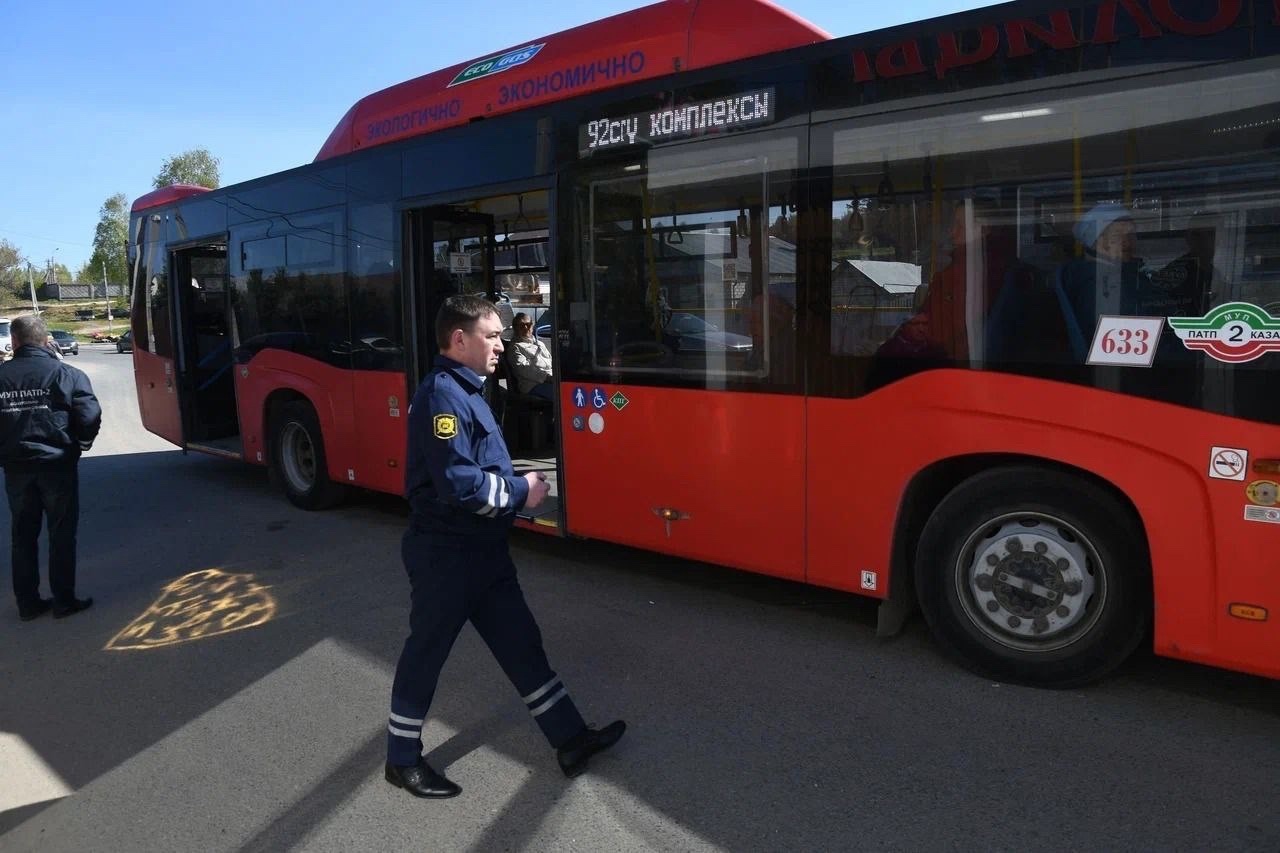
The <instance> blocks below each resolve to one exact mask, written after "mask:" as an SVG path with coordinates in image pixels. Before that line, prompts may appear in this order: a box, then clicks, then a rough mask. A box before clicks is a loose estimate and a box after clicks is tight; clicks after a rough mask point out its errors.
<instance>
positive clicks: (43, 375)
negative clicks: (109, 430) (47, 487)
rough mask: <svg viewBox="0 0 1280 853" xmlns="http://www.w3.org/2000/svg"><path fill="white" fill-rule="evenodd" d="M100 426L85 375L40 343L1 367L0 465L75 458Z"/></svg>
mask: <svg viewBox="0 0 1280 853" xmlns="http://www.w3.org/2000/svg"><path fill="white" fill-rule="evenodd" d="M101 426H102V408H101V407H100V406H99V405H98V398H97V397H95V396H93V388H92V386H90V384H89V377H88V376H85V375H84V373H83V372H81V371H80V370H78V369H77V368H74V367H72V366H71V365H69V364H67V363H66V362H64V361H61V360H60V359H58V358H55V357H54V355H53V353H51V352H49V351H48V350H47V349H45V348H44V347H42V346H32V345H30V344H28V345H26V346H23V347H20V348H19V349H18V351H17V352H16V353H14V355H13V359H12V360H11V361H9V362H6V363H5V364H4V365H2V366H0V465H21V464H42V463H49V462H61V461H75V460H76V459H79V458H80V453H81V451H82V450H88V449H89V447H90V446H91V445H92V444H93V440H94V439H95V438H97V437H98V430H99V428H101Z"/></svg>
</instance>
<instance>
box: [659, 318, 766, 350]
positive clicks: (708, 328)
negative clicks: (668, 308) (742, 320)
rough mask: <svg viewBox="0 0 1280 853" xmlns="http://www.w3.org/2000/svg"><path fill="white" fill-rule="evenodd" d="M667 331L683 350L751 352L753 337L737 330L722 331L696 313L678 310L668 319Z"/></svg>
mask: <svg viewBox="0 0 1280 853" xmlns="http://www.w3.org/2000/svg"><path fill="white" fill-rule="evenodd" d="M666 332H667V334H668V335H671V336H672V337H674V338H675V340H676V346H677V348H678V349H679V350H680V351H681V352H737V353H750V352H751V348H752V342H751V338H749V337H747V336H746V335H739V334H737V333H736V332H722V331H721V330H720V328H719V327H718V326H716V325H715V324H713V323H708V322H707V321H706V320H704V319H702V318H701V317H698V316H696V315H694V314H688V313H686V312H684V311H677V312H675V313H674V314H672V315H671V319H669V320H668V321H667V326H666Z"/></svg>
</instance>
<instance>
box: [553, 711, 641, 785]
mask: <svg viewBox="0 0 1280 853" xmlns="http://www.w3.org/2000/svg"><path fill="white" fill-rule="evenodd" d="M626 730H627V724H626V723H624V722H622V720H615V721H613V722H612V723H610V724H609V725H607V726H605V727H604V728H603V729H599V730H597V729H593V728H591V727H590V726H587V727H586V728H585V729H583V730H582V731H580V732H578V733H577V734H576V735H574V736H573V737H572V738H570V739H569V742H568V743H566V744H565V745H564V746H562V747H560V748H559V749H558V750H556V759H557V760H558V761H559V762H560V769H561V770H563V771H564V775H566V776H568V777H569V778H570V779H572V778H573V777H574V776H577V775H578V774H580V773H581V772H582V771H584V770H586V769H587V761H589V760H590V758H591V756H593V755H595V754H596V753H597V752H604V751H605V750H606V749H608V748H609V747H611V746H613V745H614V744H615V743H617V742H618V739H619V738H620V737H622V733H623V732H625V731H626Z"/></svg>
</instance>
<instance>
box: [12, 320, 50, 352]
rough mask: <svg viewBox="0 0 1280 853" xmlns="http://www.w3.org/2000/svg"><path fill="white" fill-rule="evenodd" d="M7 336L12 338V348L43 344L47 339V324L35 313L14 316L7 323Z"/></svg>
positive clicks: (40, 345)
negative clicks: (11, 320)
mask: <svg viewBox="0 0 1280 853" xmlns="http://www.w3.org/2000/svg"><path fill="white" fill-rule="evenodd" d="M9 336H10V337H11V338H13V348H14V349H17V348H18V347H21V346H38V347H42V346H44V342H45V341H46V340H48V339H49V326H48V325H47V324H46V323H45V321H44V320H43V319H42V318H40V317H39V316H37V315H35V314H26V315H24V316H22V317H18V318H15V319H14V321H13V322H12V323H10V324H9Z"/></svg>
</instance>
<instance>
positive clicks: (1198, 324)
mask: <svg viewBox="0 0 1280 853" xmlns="http://www.w3.org/2000/svg"><path fill="white" fill-rule="evenodd" d="M1169 325H1170V326H1171V327H1172V328H1173V331H1174V333H1175V334H1176V335H1177V336H1178V337H1179V338H1181V339H1182V343H1183V345H1184V346H1185V347H1186V348H1187V349H1190V350H1200V351H1202V352H1205V353H1208V354H1209V357H1210V358H1216V359H1217V360H1218V361H1226V362H1231V363H1233V364H1238V363H1241V362H1245V361H1253V360H1254V359H1255V358H1260V357H1262V355H1264V354H1265V353H1268V352H1272V351H1280V319H1277V318H1275V317H1272V316H1271V315H1270V314H1268V313H1267V312H1266V311H1263V310H1262V309H1261V308H1259V307H1258V306H1257V305H1252V304H1250V303H1248V302H1228V303H1226V304H1225V305H1219V306H1218V307H1217V308H1214V309H1213V310H1212V311H1210V312H1209V313H1208V314H1205V315H1204V316H1203V317H1170V318H1169Z"/></svg>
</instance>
